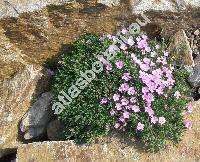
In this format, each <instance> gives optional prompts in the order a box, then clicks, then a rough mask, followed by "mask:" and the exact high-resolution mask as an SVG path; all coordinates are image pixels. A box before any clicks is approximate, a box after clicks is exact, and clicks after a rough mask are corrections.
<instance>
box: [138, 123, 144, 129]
mask: <svg viewBox="0 0 200 162" xmlns="http://www.w3.org/2000/svg"><path fill="white" fill-rule="evenodd" d="M143 129H144V124H142V123H140V122H139V123H138V124H137V130H139V131H140V130H143Z"/></svg>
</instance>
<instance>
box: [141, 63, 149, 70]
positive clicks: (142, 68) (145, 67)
mask: <svg viewBox="0 0 200 162" xmlns="http://www.w3.org/2000/svg"><path fill="white" fill-rule="evenodd" d="M140 69H141V70H143V71H148V70H149V65H147V64H141V65H140Z"/></svg>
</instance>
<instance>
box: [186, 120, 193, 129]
mask: <svg viewBox="0 0 200 162" xmlns="http://www.w3.org/2000/svg"><path fill="white" fill-rule="evenodd" d="M185 127H186V128H188V129H191V128H192V122H191V121H190V120H186V121H185Z"/></svg>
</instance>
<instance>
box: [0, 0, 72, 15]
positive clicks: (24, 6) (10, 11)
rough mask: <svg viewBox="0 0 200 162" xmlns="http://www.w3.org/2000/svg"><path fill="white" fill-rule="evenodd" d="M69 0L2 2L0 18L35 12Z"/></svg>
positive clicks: (12, 0) (16, 0)
mask: <svg viewBox="0 0 200 162" xmlns="http://www.w3.org/2000/svg"><path fill="white" fill-rule="evenodd" d="M68 1H69V0H9V1H2V2H0V17H5V16H18V15H19V13H23V12H27V11H30V12H31V11H35V10H37V9H40V8H42V7H45V6H46V5H50V4H55V5H56V4H57V5H59V4H64V3H67V2H68Z"/></svg>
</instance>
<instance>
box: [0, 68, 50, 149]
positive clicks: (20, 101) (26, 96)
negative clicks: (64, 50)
mask: <svg viewBox="0 0 200 162" xmlns="http://www.w3.org/2000/svg"><path fill="white" fill-rule="evenodd" d="M43 74H44V72H43V68H42V67H37V66H32V65H29V66H27V67H26V68H25V69H24V70H22V71H19V72H18V73H16V74H15V75H14V76H13V77H12V78H10V79H8V80H4V82H3V84H2V86H1V87H0V148H1V149H3V148H15V147H16V146H17V144H18V143H19V140H18V124H19V121H20V120H21V118H22V117H23V115H24V114H25V113H26V111H27V110H28V108H29V106H30V105H31V102H32V99H33V97H34V96H37V95H38V94H41V93H42V92H43V91H46V90H47V89H48V86H49V85H48V81H47V80H48V78H49V77H48V76H47V75H46V76H44V75H43ZM45 77H46V78H45ZM39 83H41V84H43V85H42V86H37V84H39Z"/></svg>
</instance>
